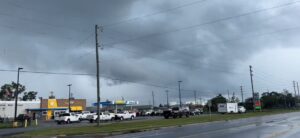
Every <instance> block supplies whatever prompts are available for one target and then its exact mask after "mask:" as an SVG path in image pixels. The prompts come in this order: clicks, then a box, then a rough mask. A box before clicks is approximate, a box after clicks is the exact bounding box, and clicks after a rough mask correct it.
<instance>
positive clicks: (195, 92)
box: [194, 91, 197, 105]
mask: <svg viewBox="0 0 300 138" xmlns="http://www.w3.org/2000/svg"><path fill="white" fill-rule="evenodd" d="M194 98H195V105H196V103H197V91H194Z"/></svg>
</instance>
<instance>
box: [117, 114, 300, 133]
mask: <svg viewBox="0 0 300 138" xmlns="http://www.w3.org/2000/svg"><path fill="white" fill-rule="evenodd" d="M200 137H201V138H300V113H299V112H297V113H288V114H280V115H272V116H264V117H255V118H248V119H240V120H232V121H221V122H214V123H206V124H194V125H187V126H182V127H172V128H162V129H159V130H155V131H147V132H140V133H133V134H125V135H119V136H114V137H113V138H200Z"/></svg>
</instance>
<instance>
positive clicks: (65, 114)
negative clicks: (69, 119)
mask: <svg viewBox="0 0 300 138" xmlns="http://www.w3.org/2000/svg"><path fill="white" fill-rule="evenodd" d="M59 116H70V114H67V113H64V114H60V115H59Z"/></svg>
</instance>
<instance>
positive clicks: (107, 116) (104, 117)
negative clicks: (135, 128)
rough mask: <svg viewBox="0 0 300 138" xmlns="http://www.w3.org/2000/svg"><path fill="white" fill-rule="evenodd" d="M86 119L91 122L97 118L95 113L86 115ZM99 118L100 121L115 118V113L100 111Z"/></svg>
mask: <svg viewBox="0 0 300 138" xmlns="http://www.w3.org/2000/svg"><path fill="white" fill-rule="evenodd" d="M87 120H89V121H90V122H91V123H93V122H95V121H97V120H98V115H97V113H93V114H90V115H87ZM100 120H101V121H108V120H115V114H114V113H108V112H101V113H100Z"/></svg>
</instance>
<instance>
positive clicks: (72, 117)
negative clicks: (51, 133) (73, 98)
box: [55, 113, 80, 124]
mask: <svg viewBox="0 0 300 138" xmlns="http://www.w3.org/2000/svg"><path fill="white" fill-rule="evenodd" d="M55 121H56V122H57V124H61V123H67V124H70V123H72V122H80V120H79V117H78V115H76V114H75V113H62V114H60V115H59V117H57V118H55Z"/></svg>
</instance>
